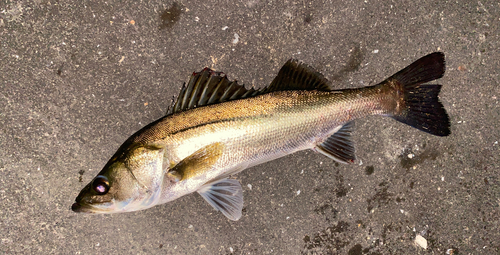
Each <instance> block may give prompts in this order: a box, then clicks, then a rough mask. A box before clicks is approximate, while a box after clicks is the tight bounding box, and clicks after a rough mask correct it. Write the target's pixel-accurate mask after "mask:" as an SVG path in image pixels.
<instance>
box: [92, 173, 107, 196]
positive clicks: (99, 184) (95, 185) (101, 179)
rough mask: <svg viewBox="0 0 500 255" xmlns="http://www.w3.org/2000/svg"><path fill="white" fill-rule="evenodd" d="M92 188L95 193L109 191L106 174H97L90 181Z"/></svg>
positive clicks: (101, 193)
mask: <svg viewBox="0 0 500 255" xmlns="http://www.w3.org/2000/svg"><path fill="white" fill-rule="evenodd" d="M92 189H93V190H94V191H95V192H96V193H97V195H104V194H106V193H108V191H109V181H108V178H106V176H102V175H98V176H97V177H96V178H95V179H94V180H93V181H92Z"/></svg>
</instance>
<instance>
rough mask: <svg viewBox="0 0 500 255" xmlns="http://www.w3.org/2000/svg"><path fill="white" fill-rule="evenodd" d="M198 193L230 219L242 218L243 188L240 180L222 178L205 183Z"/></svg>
mask: <svg viewBox="0 0 500 255" xmlns="http://www.w3.org/2000/svg"><path fill="white" fill-rule="evenodd" d="M198 193H199V194H200V195H201V196H202V197H203V198H204V199H205V200H206V201H207V202H208V203H209V204H210V205H211V206H212V207H213V208H215V210H217V211H221V212H222V213H223V214H224V216H226V217H227V218H228V219H230V220H234V221H237V220H239V219H240V218H241V210H242V209H243V189H242V188H241V184H240V182H239V181H238V180H234V179H227V178H226V179H220V180H218V181H215V182H211V183H207V184H205V185H203V186H202V187H201V188H200V189H199V190H198Z"/></svg>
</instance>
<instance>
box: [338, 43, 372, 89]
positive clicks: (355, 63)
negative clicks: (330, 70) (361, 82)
mask: <svg viewBox="0 0 500 255" xmlns="http://www.w3.org/2000/svg"><path fill="white" fill-rule="evenodd" d="M364 58H365V53H364V51H363V50H362V49H361V46H360V45H359V44H358V45H356V46H354V48H353V49H352V51H351V56H350V57H349V60H348V61H347V63H346V64H345V66H344V67H343V68H342V69H340V71H338V72H337V73H336V74H335V75H333V76H332V78H331V79H332V80H333V81H342V80H343V79H344V77H345V76H346V75H347V74H349V73H352V72H355V71H357V70H358V69H359V67H360V66H361V63H362V62H363V59H364Z"/></svg>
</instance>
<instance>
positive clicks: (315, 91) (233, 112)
mask: <svg viewBox="0 0 500 255" xmlns="http://www.w3.org/2000/svg"><path fill="white" fill-rule="evenodd" d="M444 71H445V61H444V54H443V53H441V52H435V53H432V54H429V55H427V56H425V57H422V58H420V59H419V60H417V61H415V62H414V63H412V64H411V65H409V66H408V67H406V68H404V69H403V70H401V71H399V72H397V73H396V74H394V75H393V76H391V77H389V78H387V79H386V80H384V81H383V82H381V83H379V84H377V85H374V86H368V87H364V88H355V89H343V90H332V89H331V88H330V86H329V83H328V81H327V80H326V79H325V78H324V77H323V76H322V75H321V74H319V73H318V72H316V71H314V70H313V69H312V68H310V67H308V66H307V65H305V64H303V63H301V62H299V61H296V60H289V61H288V62H287V63H286V64H285V65H284V66H283V67H282V68H281V70H280V71H279V73H278V75H277V76H276V78H275V79H274V80H273V81H272V83H271V84H270V85H269V86H268V87H265V88H263V89H259V90H255V89H246V88H245V87H244V86H242V85H238V84H237V83H236V81H229V80H228V79H227V78H226V76H225V75H224V74H222V73H217V72H214V71H212V70H210V69H208V68H205V69H204V70H203V71H201V72H198V73H193V75H192V76H191V78H190V80H189V82H188V84H187V85H185V86H183V88H182V90H181V92H180V94H179V97H178V99H177V101H176V102H175V104H174V105H173V106H172V107H171V108H170V109H169V111H168V112H167V115H166V116H164V117H163V118H160V119H158V120H156V121H154V122H153V123H151V124H149V125H147V126H145V127H144V128H142V129H141V130H139V131H138V132H136V133H135V134H133V135H132V136H131V137H130V138H128V139H127V140H126V141H125V142H124V143H123V144H122V145H121V146H120V148H119V149H118V151H117V152H116V153H115V154H114V155H113V157H112V158H111V159H110V160H109V161H108V163H107V164H106V165H105V166H104V168H103V169H102V171H101V172H99V174H98V175H97V176H96V177H95V178H94V179H93V180H92V181H91V182H90V183H89V184H87V185H86V186H85V187H84V188H83V190H82V191H81V192H80V194H79V195H78V197H77V198H76V201H75V203H74V204H73V205H72V207H71V209H72V210H73V211H75V212H84V213H117V212H130V211H137V210H143V209H146V208H150V207H152V206H155V205H159V204H163V203H167V202H169V201H172V200H174V199H177V198H179V197H181V196H184V195H187V194H189V193H193V192H198V193H199V194H200V195H201V196H202V197H203V198H204V199H205V200H206V201H207V202H208V203H210V205H212V206H213V207H214V208H215V209H216V210H219V211H221V212H222V213H223V214H224V215H225V216H226V217H227V218H229V219H230V220H238V219H239V218H240V217H241V210H242V208H243V190H242V188H241V185H240V183H239V182H238V181H237V180H235V179H232V178H231V177H232V176H233V175H234V174H236V173H238V172H240V171H242V170H244V169H246V168H249V167H252V166H255V165H258V164H261V163H264V162H267V161H270V160H273V159H276V158H280V157H283V156H285V155H288V154H291V153H294V152H297V151H301V150H306V149H312V150H314V151H317V152H319V153H321V154H324V155H326V156H327V157H329V158H331V159H333V160H336V161H338V162H341V163H352V162H354V160H355V155H354V146H353V143H352V139H351V133H352V131H353V125H352V123H353V120H355V119H358V118H362V117H365V116H368V115H383V116H388V117H391V118H394V119H396V120H398V121H400V122H402V123H405V124H408V125H410V126H412V127H415V128H417V129H420V130H422V131H424V132H427V133H430V134H433V135H437V136H447V135H449V134H450V122H449V118H448V115H447V113H446V110H445V109H444V107H443V105H442V104H441V102H440V101H439V98H438V94H439V92H440V90H441V85H424V83H426V82H429V81H432V80H435V79H438V78H441V77H442V76H443V74H444Z"/></svg>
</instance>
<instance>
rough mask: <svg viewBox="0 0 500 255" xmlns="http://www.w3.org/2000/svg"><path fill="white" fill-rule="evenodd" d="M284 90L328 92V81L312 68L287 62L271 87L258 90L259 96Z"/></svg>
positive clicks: (298, 62) (299, 63) (293, 60)
mask: <svg viewBox="0 0 500 255" xmlns="http://www.w3.org/2000/svg"><path fill="white" fill-rule="evenodd" d="M284 90H320V91H330V90H331V89H330V86H329V85H328V80H327V79H326V78H325V77H323V75H322V74H320V73H319V72H316V70H314V69H313V68H312V67H310V66H308V65H306V64H304V63H302V62H300V61H298V60H296V59H290V60H288V61H287V62H286V63H285V64H284V65H283V67H282V68H281V69H280V71H279V72H278V75H277V76H276V78H274V80H273V82H271V85H269V86H268V87H266V88H263V89H261V90H260V93H261V94H265V93H269V92H274V91H284Z"/></svg>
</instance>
